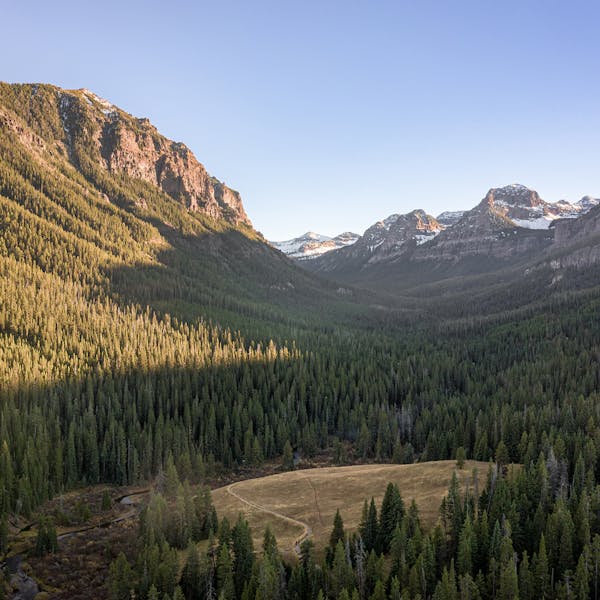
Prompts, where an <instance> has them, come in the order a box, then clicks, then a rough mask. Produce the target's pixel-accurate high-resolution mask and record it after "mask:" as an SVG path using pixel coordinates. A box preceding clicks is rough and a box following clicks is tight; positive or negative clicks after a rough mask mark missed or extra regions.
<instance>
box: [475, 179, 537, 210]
mask: <svg viewBox="0 0 600 600" xmlns="http://www.w3.org/2000/svg"><path fill="white" fill-rule="evenodd" d="M483 201H484V202H485V203H486V204H488V205H490V206H506V205H508V206H523V207H525V206H526V207H534V206H541V205H542V204H543V203H544V201H543V200H542V199H541V198H540V196H539V194H538V193H537V192H536V191H535V190H532V189H530V188H528V187H526V186H524V185H521V184H520V183H513V184H510V185H506V186H504V187H500V188H492V189H490V190H489V191H488V193H487V194H486V196H485V198H484V200H483Z"/></svg>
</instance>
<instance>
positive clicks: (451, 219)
mask: <svg viewBox="0 0 600 600" xmlns="http://www.w3.org/2000/svg"><path fill="white" fill-rule="evenodd" d="M598 204H600V199H597V198H592V197H591V196H584V197H583V198H582V199H581V200H579V201H578V202H574V203H571V202H567V201H566V200H559V201H558V202H546V201H545V200H543V199H542V198H540V196H539V194H538V193H537V192H536V191H535V190H532V189H530V188H528V187H526V186H524V185H521V184H518V183H515V184H511V185H507V186H504V187H500V188H492V189H490V190H489V191H488V193H487V194H486V196H485V198H484V199H483V200H482V201H481V202H480V203H479V204H478V205H477V206H475V207H474V208H473V209H471V210H469V211H444V212H442V213H440V215H439V216H438V217H437V218H434V217H432V216H431V215H428V214H427V213H426V212H425V211H423V210H414V211H412V212H410V213H407V214H403V215H401V214H392V215H390V216H389V217H386V218H385V219H382V220H381V221H377V222H376V223H374V224H373V225H371V227H369V228H368V229H367V230H366V231H365V232H364V234H363V235H362V236H359V235H357V234H355V233H351V232H346V233H342V234H340V235H338V236H336V237H334V238H330V237H328V236H325V235H320V234H317V233H314V232H312V231H309V232H307V233H305V234H304V235H301V236H300V237H297V238H294V239H292V240H286V241H283V242H271V244H272V245H273V246H274V247H275V248H277V249H278V250H281V252H283V253H284V254H287V255H288V256H290V257H292V258H296V259H298V260H308V259H314V258H317V257H320V256H322V255H323V254H326V253H328V252H331V251H332V250H337V249H339V248H343V247H346V246H352V248H348V250H347V251H345V253H344V254H343V255H340V256H339V260H342V259H343V257H346V259H351V260H365V261H368V262H377V261H379V260H381V259H382V258H386V259H387V258H389V257H393V256H397V255H400V254H403V253H404V252H406V251H407V250H408V249H409V248H410V247H411V244H412V247H414V245H415V244H416V246H423V245H424V244H426V243H427V242H429V241H431V240H433V239H434V238H436V237H437V235H438V234H439V233H441V232H443V235H442V236H440V238H439V241H440V242H441V243H445V242H447V241H448V240H453V239H460V240H462V241H461V243H464V240H465V239H471V238H473V239H475V238H476V239H479V240H480V238H481V239H483V238H486V236H488V237H489V236H491V238H490V239H496V238H497V237H498V236H500V237H502V236H504V235H505V234H504V233H503V232H504V231H505V230H506V229H507V228H508V229H510V228H514V229H515V230H516V229H517V228H519V227H521V228H524V229H538V230H547V229H548V228H549V227H550V226H551V224H552V223H553V222H554V221H556V220H558V219H574V218H577V217H579V216H581V215H584V214H585V213H587V212H588V211H589V210H591V209H592V208H593V207H594V206H597V205H598ZM482 236H483V237H482ZM486 239H487V238H486ZM428 247H429V246H426V247H425V248H428ZM332 256H334V255H332ZM335 256H336V257H337V254H336V255H335ZM328 259H329V257H328ZM336 260H337V258H336Z"/></svg>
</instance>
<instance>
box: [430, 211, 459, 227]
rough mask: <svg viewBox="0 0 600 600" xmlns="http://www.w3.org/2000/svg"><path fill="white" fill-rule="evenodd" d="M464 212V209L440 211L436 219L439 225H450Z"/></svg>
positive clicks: (456, 221)
mask: <svg viewBox="0 0 600 600" xmlns="http://www.w3.org/2000/svg"><path fill="white" fill-rule="evenodd" d="M465 212H466V211H464V210H454V211H451V210H446V211H444V212H443V213H440V214H439V215H438V216H437V217H436V219H437V222H438V223H439V224H440V225H443V226H444V227H450V226H451V225H454V224H455V223H458V221H460V219H461V218H462V216H463V215H464V214H465Z"/></svg>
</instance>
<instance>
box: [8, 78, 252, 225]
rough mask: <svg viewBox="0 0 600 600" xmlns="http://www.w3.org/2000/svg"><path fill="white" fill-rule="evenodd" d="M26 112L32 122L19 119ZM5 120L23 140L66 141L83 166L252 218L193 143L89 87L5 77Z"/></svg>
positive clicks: (207, 208)
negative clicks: (176, 137)
mask: <svg viewBox="0 0 600 600" xmlns="http://www.w3.org/2000/svg"><path fill="white" fill-rule="evenodd" d="M15 117H16V118H15ZM19 119H22V120H23V121H24V122H25V123H26V124H27V126H28V127H22V126H21V125H19ZM2 122H3V123H4V124H5V125H7V126H11V127H12V128H13V130H15V131H17V130H18V129H20V130H21V131H17V132H18V133H19V137H20V138H21V140H22V141H23V142H24V143H28V144H31V143H35V142H37V140H38V139H39V140H42V142H43V143H45V144H46V145H47V146H48V147H50V148H56V147H59V148H62V149H63V150H64V152H65V153H66V154H67V156H68V157H69V159H70V161H71V162H72V163H73V164H74V166H76V167H77V168H79V169H80V170H85V169H84V168H83V167H86V168H87V169H88V170H89V169H90V168H93V169H100V170H105V171H107V172H109V173H114V174H124V175H126V176H129V177H131V178H133V179H140V180H143V181H146V182H148V183H150V184H152V185H154V186H156V187H157V188H159V189H160V190H162V191H163V192H165V193H166V194H168V195H169V196H170V197H171V198H173V199H174V200H176V201H177V202H180V203H181V204H183V205H184V206H185V207H186V208H187V209H188V210H190V211H193V212H195V211H197V212H201V213H203V214H206V215H207V216H209V217H211V218H213V219H224V220H226V221H227V222H229V223H231V224H233V225H240V224H244V225H248V226H251V223H250V220H249V219H248V216H247V215H246V212H245V210H244V206H243V204H242V199H241V197H240V195H239V193H238V192H236V191H234V190H232V189H230V188H228V187H227V186H226V185H225V184H223V183H222V182H220V181H219V180H217V179H216V178H214V177H212V176H211V175H209V173H207V171H206V169H205V168H204V166H203V165H202V164H201V163H200V162H199V161H198V160H197V159H196V157H195V156H194V154H193V152H192V151H191V150H190V149H189V148H188V147H187V146H185V145H184V144H182V143H178V142H173V141H171V140H169V139H167V138H166V137H164V136H163V135H161V134H160V133H159V132H158V131H157V129H156V128H155V127H154V126H153V125H152V124H151V123H150V121H149V120H148V119H138V118H135V117H133V116H131V115H130V114H128V113H126V112H125V111H123V110H121V109H119V108H118V107H116V106H114V105H112V104H110V103H109V102H108V101H106V100H104V99H102V98H100V97H98V96H97V95H95V94H94V93H92V92H90V91H89V90H85V89H81V90H63V89H60V88H57V87H55V86H51V85H9V84H1V89H0V125H1V124H2ZM26 138H29V139H26ZM142 204H143V201H142Z"/></svg>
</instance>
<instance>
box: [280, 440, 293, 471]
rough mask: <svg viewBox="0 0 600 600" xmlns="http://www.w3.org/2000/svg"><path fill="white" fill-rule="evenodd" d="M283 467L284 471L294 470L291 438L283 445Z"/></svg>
mask: <svg viewBox="0 0 600 600" xmlns="http://www.w3.org/2000/svg"><path fill="white" fill-rule="evenodd" d="M282 467H283V470H284V471H293V470H294V451H293V450H292V445H291V444H290V440H286V441H285V445H284V446H283V458H282Z"/></svg>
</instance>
